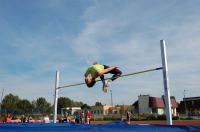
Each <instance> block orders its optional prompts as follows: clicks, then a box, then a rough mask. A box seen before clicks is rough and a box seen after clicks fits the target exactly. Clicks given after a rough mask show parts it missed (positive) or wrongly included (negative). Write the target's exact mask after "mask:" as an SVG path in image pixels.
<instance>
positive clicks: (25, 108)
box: [0, 93, 101, 115]
mask: <svg viewBox="0 0 200 132" xmlns="http://www.w3.org/2000/svg"><path fill="white" fill-rule="evenodd" d="M96 104H98V105H100V104H101V103H100V102H98V103H96ZM0 106H1V107H0V108H1V109H0V112H1V113H3V114H6V113H11V114H16V115H18V114H43V115H44V114H46V115H49V114H52V113H53V105H51V103H49V102H48V101H47V100H46V99H45V98H44V97H39V98H37V99H36V100H33V101H29V100H27V99H21V98H20V97H19V96H17V95H13V94H11V93H10V94H8V95H6V96H5V97H4V98H3V100H2V102H1V104H0ZM66 107H81V108H82V109H90V106H89V105H87V104H86V103H83V102H79V101H74V100H72V99H70V98H68V97H59V98H58V107H57V111H58V114H60V113H61V108H66Z"/></svg>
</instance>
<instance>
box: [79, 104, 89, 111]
mask: <svg viewBox="0 0 200 132" xmlns="http://www.w3.org/2000/svg"><path fill="white" fill-rule="evenodd" d="M81 109H82V110H84V111H85V110H89V109H91V107H90V106H89V105H87V104H83V105H82V106H81Z"/></svg>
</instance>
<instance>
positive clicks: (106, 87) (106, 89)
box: [102, 80, 111, 93]
mask: <svg viewBox="0 0 200 132" xmlns="http://www.w3.org/2000/svg"><path fill="white" fill-rule="evenodd" d="M110 82H111V80H105V81H104V83H103V88H102V90H103V92H104V93H107V92H108V88H109V83H110Z"/></svg>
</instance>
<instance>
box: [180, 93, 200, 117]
mask: <svg viewBox="0 0 200 132" xmlns="http://www.w3.org/2000/svg"><path fill="white" fill-rule="evenodd" d="M178 111H179V112H180V114H185V115H186V116H200V96H199V97H188V98H183V101H181V102H180V104H179V107H178Z"/></svg>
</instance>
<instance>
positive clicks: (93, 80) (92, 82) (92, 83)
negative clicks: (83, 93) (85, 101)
mask: <svg viewBox="0 0 200 132" xmlns="http://www.w3.org/2000/svg"><path fill="white" fill-rule="evenodd" d="M95 83H96V81H95V79H92V81H91V83H89V84H87V83H86V85H87V86H88V87H89V88H91V87H93V86H94V84H95Z"/></svg>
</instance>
